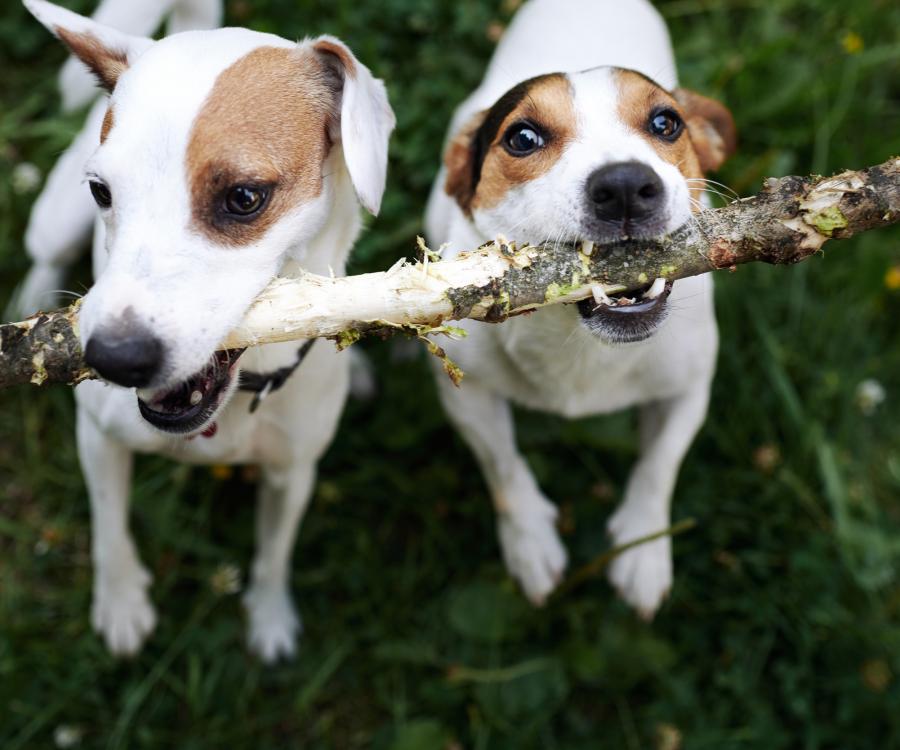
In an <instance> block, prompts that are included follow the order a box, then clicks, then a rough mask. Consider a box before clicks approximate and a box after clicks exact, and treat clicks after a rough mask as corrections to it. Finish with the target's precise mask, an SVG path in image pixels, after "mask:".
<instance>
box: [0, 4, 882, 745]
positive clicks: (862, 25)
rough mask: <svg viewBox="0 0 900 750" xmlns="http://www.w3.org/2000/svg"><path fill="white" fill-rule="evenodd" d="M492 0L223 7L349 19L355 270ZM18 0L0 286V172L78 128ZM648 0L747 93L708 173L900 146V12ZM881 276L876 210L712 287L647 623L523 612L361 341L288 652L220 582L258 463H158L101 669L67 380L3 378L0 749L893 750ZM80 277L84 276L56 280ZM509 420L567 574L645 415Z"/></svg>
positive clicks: (464, 468)
mask: <svg viewBox="0 0 900 750" xmlns="http://www.w3.org/2000/svg"><path fill="white" fill-rule="evenodd" d="M71 5H72V6H74V7H77V8H79V9H82V10H83V9H85V8H86V7H87V6H88V5H89V2H88V0H79V2H77V3H75V2H73V3H71ZM499 5H500V3H499V2H498V3H491V2H486V1H485V0H479V1H475V0H458V1H457V2H432V3H421V2H415V1H414V0H386V1H385V2H381V3H360V2H358V1H357V0H353V1H352V2H351V0H329V1H328V2H325V1H324V0H319V1H317V2H313V1H311V0H303V1H301V0H259V1H258V2H257V1H256V0H254V1H253V2H233V3H230V19H229V20H230V21H232V22H234V23H239V24H244V25H250V26H252V27H254V28H258V29H263V30H270V31H276V32H278V33H280V34H282V35H285V36H289V37H290V36H298V37H299V36H302V35H305V34H312V33H317V32H322V31H328V32H330V33H334V34H337V35H339V36H341V37H343V38H344V39H346V40H347V41H348V42H349V43H350V44H351V45H352V46H353V48H354V49H355V50H356V51H357V52H358V54H359V55H360V57H361V58H362V59H363V60H364V61H366V62H367V63H368V64H369V65H370V66H371V67H372V68H373V69H374V70H375V71H376V72H377V73H378V74H379V75H381V76H383V77H384V78H385V79H387V81H388V82H389V88H390V93H391V98H392V101H393V103H394V106H395V108H396V110H397V115H398V119H399V127H398V131H397V133H396V136H395V138H394V140H393V144H392V147H391V177H390V185H389V188H388V193H387V196H386V200H385V205H384V210H383V214H382V217H381V218H379V220H378V221H377V222H376V223H375V224H374V226H373V227H372V230H371V232H370V233H369V234H367V235H366V237H365V238H364V239H363V240H362V242H361V243H360V245H359V248H358V252H357V255H356V258H357V260H356V262H355V264H354V269H355V270H374V269H383V268H386V267H387V266H389V265H390V264H391V263H392V262H393V261H394V260H395V258H396V257H397V256H398V255H400V254H410V253H412V252H413V248H414V237H415V234H416V233H417V232H418V231H420V227H421V219H420V217H421V215H422V210H423V204H424V200H425V196H426V193H427V190H428V187H429V184H430V182H431V180H432V178H433V175H434V172H435V170H436V167H437V163H438V151H439V148H440V144H441V140H442V137H443V131H444V128H445V124H446V122H447V121H448V118H449V115H450V113H451V111H452V108H453V107H454V106H455V104H456V103H457V102H458V101H459V100H461V99H462V98H463V97H464V96H465V95H466V93H467V92H468V91H469V90H471V88H473V87H474V86H475V85H476V83H477V81H478V80H479V78H480V75H481V72H482V70H483V66H484V64H485V62H486V60H487V58H488V56H489V54H490V50H491V42H490V41H489V39H488V35H487V29H488V26H489V25H490V24H491V23H492V22H494V21H498V20H500V21H502V20H503V19H505V18H506V17H507V14H508V11H507V10H503V9H500V8H499V7H495V6H499ZM507 5H508V3H507ZM7 6H8V7H6V9H5V10H4V15H3V17H2V18H0V63H2V69H3V79H4V80H3V86H2V88H0V175H2V176H0V274H2V276H0V303H2V302H5V300H6V299H7V298H8V295H9V294H10V293H11V291H12V289H13V286H14V285H15V283H16V282H17V280H18V279H19V278H20V277H21V275H22V274H23V272H24V271H25V268H26V261H25V258H24V253H23V252H22V250H21V241H20V238H21V235H22V231H23V229H24V226H25V221H26V218H27V213H28V208H29V203H30V201H31V200H32V199H33V196H32V195H18V194H15V193H14V192H13V191H12V190H11V187H10V180H9V179H8V176H9V174H10V171H11V170H12V168H13V167H14V166H15V165H16V164H17V163H19V162H20V161H31V162H34V163H36V164H37V165H38V166H39V167H40V168H41V169H42V170H43V171H46V170H47V169H48V168H49V167H50V165H51V164H52V162H53V159H54V158H55V156H56V154H58V153H59V151H60V150H61V149H62V148H64V146H65V144H66V143H67V141H68V139H69V138H70V137H71V136H72V134H73V133H74V132H75V131H76V129H77V127H78V117H62V116H60V115H59V114H58V104H57V100H56V97H55V94H54V80H53V79H54V73H55V70H56V68H57V66H58V64H59V63H60V62H61V61H62V59H63V53H62V51H61V50H60V49H59V48H58V46H57V45H56V44H55V43H54V42H53V41H52V40H50V39H49V38H48V36H47V35H46V33H45V32H44V31H43V29H41V28H40V27H39V26H38V25H37V24H36V23H34V22H32V21H30V19H26V16H25V14H24V12H23V11H21V10H20V9H19V8H18V7H17V6H16V4H15V3H13V2H9V3H7ZM660 7H661V8H662V10H663V12H664V13H665V14H666V16H667V17H668V19H669V21H670V23H671V26H672V30H673V34H674V38H675V42H676V47H677V50H678V55H679V60H680V67H681V72H682V79H683V82H684V83H686V84H687V85H689V86H692V87H694V88H696V89H698V90H700V91H702V92H704V93H707V94H710V95H714V96H717V97H720V98H722V99H724V100H725V101H726V102H727V103H728V104H729V105H730V106H731V108H732V109H733V111H734V113H735V116H736V119H737V122H738V124H739V127H740V130H741V135H742V143H741V150H740V154H739V155H738V156H737V157H736V158H735V159H734V160H733V161H732V162H731V163H730V164H729V165H728V166H727V167H726V169H724V170H723V172H722V175H721V179H722V180H723V181H724V182H726V183H728V184H730V185H731V186H733V187H734V188H736V189H737V190H739V191H740V192H742V193H744V194H749V193H752V192H755V191H756V189H757V188H758V185H759V183H760V180H761V179H762V178H763V177H764V176H767V175H780V174H785V173H791V172H794V173H808V172H821V173H827V172H831V171H834V170H838V169H840V168H844V167H861V166H866V165H868V164H874V163H878V162H881V161H883V160H885V159H887V158H888V157H890V156H892V155H897V154H900V62H898V60H900V34H898V31H897V30H898V29H900V6H898V4H897V3H896V2H895V0H870V1H869V2H865V3H842V2H836V1H835V0H738V1H736V2H732V3H725V2H713V1H712V0H709V1H708V2H707V1H703V0H672V1H671V2H662V3H661V4H660ZM848 34H854V35H856V37H854V36H849V37H848ZM857 37H858V39H859V40H860V41H861V42H862V48H861V49H859V50H857V51H856V52H854V53H852V54H851V53H849V52H848V51H847V49H846V46H847V45H849V46H850V47H851V48H852V47H853V40H854V39H855V38H857ZM600 42H602V33H600V32H598V43H600ZM898 265H900V233H898V231H896V230H891V231H880V232H875V233H871V234H869V235H866V236H864V237H861V238H859V239H857V240H853V241H850V242H845V243H834V244H829V245H827V246H826V250H825V253H824V256H823V257H818V258H815V259H813V260H811V261H809V262H807V263H805V264H803V265H801V266H798V267H796V268H791V269H786V268H768V267H762V266H760V267H744V268H742V269H741V270H740V271H739V272H738V273H736V274H733V275H729V274H723V275H722V276H720V278H719V280H718V282H719V283H718V287H717V304H718V311H719V319H720V323H721V329H722V352H721V356H720V362H719V371H718V377H717V380H716V384H715V389H714V396H713V402H712V408H711V413H710V417H709V420H708V422H707V424H706V427H705V428H704V430H703V432H702V433H701V435H700V437H699V438H698V440H697V441H696V443H695V445H694V447H693V449H692V450H691V453H690V455H689V456H688V459H687V461H686V463H685V466H684V469H683V471H682V472H681V477H680V480H679V484H678V490H677V496H676V500H675V505H674V507H675V518H676V519H683V518H694V519H696V521H697V526H696V527H695V528H694V529H693V530H691V531H689V532H687V533H685V534H682V535H681V536H679V537H678V538H677V541H676V543H675V564H676V585H675V589H674V591H673V594H672V597H671V600H670V601H669V603H668V604H667V605H666V606H665V607H664V608H663V609H662V611H661V612H660V614H659V615H658V617H657V619H656V621H655V622H654V623H653V624H651V625H646V624H643V623H641V622H639V621H638V620H637V619H636V618H635V616H634V615H633V614H632V613H631V612H630V611H628V610H627V608H626V607H625V606H624V605H623V604H622V603H620V602H619V601H617V600H616V598H615V596H614V595H613V593H612V591H611V590H610V588H609V586H608V585H607V584H606V583H605V581H604V580H602V578H598V579H592V580H590V581H588V582H586V583H584V584H582V585H581V586H579V587H577V588H574V589H573V590H571V591H570V592H568V593H567V594H566V595H565V596H562V597H560V599H559V600H557V601H555V602H554V603H553V604H552V605H551V606H549V607H547V608H546V609H544V610H542V611H534V610H531V609H529V608H528V606H526V604H525V603H524V600H523V599H522V597H521V596H520V595H519V594H518V593H517V591H516V590H515V588H514V586H513V585H512V584H511V583H510V581H509V580H508V579H507V577H506V575H505V573H504V571H503V568H502V565H501V563H500V559H499V553H498V549H497V544H496V541H495V536H494V528H493V520H492V512H491V510H490V505H489V502H488V499H487V497H486V493H485V489H484V486H483V484H482V481H481V479H480V477H479V475H478V472H477V470H476V468H475V466H474V463H473V461H472V458H471V456H470V455H469V453H468V451H467V450H466V449H465V448H464V447H463V446H462V445H461V444H460V441H459V440H458V439H457V438H456V436H455V435H454V433H453V432H452V431H451V430H450V429H449V428H448V427H447V425H446V423H445V421H444V419H443V417H442V415H441V413H440V410H439V407H438V404H437V401H436V398H435V394H434V387H433V385H432V382H431V380H430V375H429V373H428V369H427V367H426V364H425V361H424V355H420V356H419V357H418V358H416V359H413V360H409V359H404V358H402V357H398V356H396V355H397V352H398V351H399V350H398V349H397V344H396V343H395V342H388V343H379V342H365V343H364V344H363V346H364V347H365V349H366V350H367V351H368V352H369V354H370V355H371V356H372V358H373V359H374V361H375V362H376V364H377V367H378V374H379V378H380V385H381V394H380V397H379V398H378V399H377V400H375V401H372V402H368V403H352V404H351V405H350V407H349V408H348V411H347V413H346V415H345V417H344V421H343V427H342V429H341V432H340V434H339V436H338V439H337V441H336V442H335V444H334V446H333V447H332V448H331V450H330V451H329V453H328V454H327V456H326V457H325V459H324V461H323V462H322V466H321V479H320V481H319V484H318V487H317V490H316V496H315V502H314V503H313V504H312V507H311V510H310V512H309V514H308V517H307V521H306V523H305V525H304V527H303V529H302V532H301V535H300V541H299V544H298V548H297V553H296V556H295V562H294V591H295V594H296V596H297V600H298V602H299V604H300V607H301V609H302V612H303V615H304V618H305V623H306V632H305V634H304V636H303V641H302V646H301V652H300V655H299V658H298V659H297V660H296V661H295V662H293V663H291V664H289V665H284V666H279V667H276V668H273V669H267V668H264V667H262V666H261V665H259V664H258V663H257V662H256V661H255V660H254V659H253V658H251V657H250V656H249V655H248V654H247V653H246V651H245V649H244V646H243V640H242V639H243V622H242V613H241V610H240V605H239V601H238V597H236V596H233V595H223V594H217V593H216V591H215V590H214V589H213V587H212V586H211V584H210V578H211V576H212V575H213V574H214V572H215V571H216V570H217V568H218V567H219V566H220V565H222V564H225V563H235V564H237V565H239V566H241V567H242V569H246V565H247V562H248V559H249V556H250V554H251V533H250V530H249V529H250V526H251V523H252V510H253V502H252V500H253V492H254V487H253V484H252V477H247V476H245V475H244V474H243V473H242V471H241V470H240V469H236V470H235V472H234V474H233V476H232V477H231V478H227V479H224V478H218V479H217V478H214V477H213V476H212V475H211V473H210V472H209V471H208V470H206V469H189V468H186V467H182V466H177V465H174V464H171V463H167V462H165V461H162V460H160V459H155V458H147V459H142V460H140V461H139V462H138V467H137V475H136V478H135V483H134V511H133V524H134V528H135V531H136V535H137V538H138V540H139V544H140V547H141V551H142V555H143V557H144V560H145V561H146V562H147V564H148V565H149V566H150V567H151V569H152V570H153V572H154V575H155V579H156V582H155V585H154V589H153V598H154V600H155V602H156V603H157V605H158V607H159V610H160V613H161V621H160V625H159V629H158V630H157V632H156V634H155V635H154V637H153V639H152V640H151V641H150V642H149V644H148V646H147V648H146V649H145V651H144V652H143V653H142V655H141V656H140V657H139V658H137V659H135V660H134V661H131V662H116V661H114V660H113V659H111V658H110V657H109V656H108V655H107V654H106V653H105V651H104V649H103V647H102V646H101V643H100V642H99V640H98V639H97V638H96V637H95V636H94V635H93V634H92V633H91V631H90V628H89V625H88V617H87V615H88V607H89V598H90V565H89V554H88V535H89V527H88V511H87V499H86V496H85V490H84V488H83V485H82V482H81V478H80V474H79V469H78V464H77V460H76V456H75V449H74V437H73V433H74V429H73V421H74V420H73V408H72V397H71V393H70V392H69V391H68V390H67V389H65V388H61V387H56V388H47V389H43V390H40V391H39V390H37V389H34V388H19V389H15V390H11V391H8V392H4V393H0V747H2V748H3V749H4V750H18V749H20V748H44V747H52V745H53V734H54V731H55V730H57V729H58V728H59V727H74V728H77V729H78V730H79V731H80V732H81V742H80V746H81V747H86V748H95V747H97V748H101V747H103V748H179V749H181V748H184V749H188V748H213V747H216V748H218V747H227V748H254V749H256V748H285V747H303V748H337V749H339V750H340V749H343V748H362V747H374V748H379V749H384V750H388V749H393V750H431V749H432V748H457V747H459V748H467V749H468V748H472V749H477V750H487V749H488V748H489V749H491V750H495V749H497V750H499V749H501V748H508V749H510V750H527V749H528V748H547V749H551V750H553V749H556V748H559V749H566V750H569V749H570V748H571V749H573V750H578V749H580V748H583V749H584V750H587V749H588V748H590V749H591V750H594V749H595V748H626V749H627V750H637V749H638V748H670V749H671V748H675V747H677V746H678V744H677V743H676V742H675V741H674V739H673V738H674V737H676V735H680V737H681V743H682V744H681V746H682V747H684V748H690V749H692V750H693V749H695V748H696V749H704V748H708V749H711V750H712V749H714V750H727V749H730V748H740V749H744V748H759V749H760V750H774V749H777V748H803V749H804V750H813V749H821V750H825V749H826V748H828V749H830V748H834V749H835V750H837V749H840V750H851V749H856V748H858V749H859V750H871V749H872V748H879V749H880V748H892V747H900V679H898V676H900V585H898V570H900V501H898V497H900V427H898V425H900V333H898V326H897V321H898V320H900V291H897V290H896V289H890V288H889V286H888V285H887V284H886V282H885V276H886V273H887V272H888V270H889V269H890V268H891V267H896V266H898ZM88 280H89V271H88V268H87V266H86V265H85V264H82V265H81V266H79V268H78V269H77V271H76V274H75V277H74V279H73V281H72V282H71V284H70V288H72V289H81V288H84V287H85V286H86V285H87V284H88ZM867 378H874V379H876V380H878V381H879V382H880V383H881V384H882V385H883V386H884V388H885V390H886V392H887V400H886V401H885V403H884V404H883V405H881V406H880V407H879V408H878V409H876V410H875V412H874V413H873V414H871V415H870V416H866V415H864V414H863V413H862V411H861V410H860V408H859V405H858V403H857V398H856V389H857V385H858V384H859V383H860V382H861V381H863V380H865V379H867ZM519 426H520V432H519V435H520V442H521V445H522V448H523V450H524V451H525V453H526V454H527V456H528V458H529V460H530V461H531V464H532V466H533V467H534V469H535V471H536V472H537V474H538V477H539V479H540V480H541V482H542V483H543V485H544V486H545V487H547V488H548V489H549V488H552V495H553V497H554V499H555V500H557V501H558V502H559V503H560V504H561V506H562V508H563V515H564V518H565V524H564V531H565V539H566V543H567V545H568V548H569V550H570V553H571V557H572V562H573V566H577V565H580V564H583V563H585V562H587V561H588V560H590V559H591V558H592V557H594V556H595V555H597V554H599V553H601V552H602V551H603V550H604V549H605V548H606V544H607V543H606V540H605V537H604V531H603V529H604V522H605V519H606V518H607V516H608V515H609V514H610V512H611V510H612V508H613V507H614V504H615V502H616V501H617V500H618V498H619V496H620V495H621V492H622V488H623V483H624V481H625V478H626V477H627V473H628V469H629V466H630V465H631V463H632V462H633V460H634V458H635V452H636V447H635V439H634V428H633V423H632V416H631V415H628V414H626V415H618V416H613V417H609V418H604V419H596V420H584V421H580V422H565V421H563V420H560V419H556V418H552V417H547V416H542V415H536V414H521V415H520V418H519ZM761 449H762V450H761Z"/></svg>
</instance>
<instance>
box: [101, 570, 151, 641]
mask: <svg viewBox="0 0 900 750" xmlns="http://www.w3.org/2000/svg"><path fill="white" fill-rule="evenodd" d="M149 585H150V575H149V574H148V573H147V571H146V570H144V569H143V568H141V567H140V566H138V567H137V568H135V569H134V570H133V571H132V572H131V573H130V574H128V575H123V573H122V571H119V572H118V573H117V574H113V575H107V574H100V575H98V576H97V578H96V580H95V582H94V597H93V603H92V605H91V624H92V625H93V627H94V630H95V631H97V633H99V634H100V635H101V636H102V637H103V640H104V641H105V642H106V647H107V648H108V649H109V651H110V653H111V654H113V655H114V656H134V655H135V654H136V653H137V652H138V651H140V649H141V646H143V645H144V641H145V640H147V636H149V635H150V633H152V632H153V628H155V627H156V611H155V610H154V609H153V605H152V604H151V603H150V598H149V597H148V596H147V587H148V586H149Z"/></svg>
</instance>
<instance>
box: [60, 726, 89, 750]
mask: <svg viewBox="0 0 900 750" xmlns="http://www.w3.org/2000/svg"><path fill="white" fill-rule="evenodd" d="M83 734H84V731H83V730H82V729H81V727H73V726H71V725H70V724H60V725H59V726H58V727H56V729H54V730H53V744H54V745H56V746H57V747H58V748H60V750H66V748H69V747H77V746H78V745H80V744H81V737H82V735H83Z"/></svg>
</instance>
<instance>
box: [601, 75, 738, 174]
mask: <svg viewBox="0 0 900 750" xmlns="http://www.w3.org/2000/svg"><path fill="white" fill-rule="evenodd" d="M615 75H616V79H617V83H618V87H619V117H620V118H621V120H622V122H624V123H625V124H626V125H627V126H628V127H630V128H632V129H633V130H635V131H637V132H638V133H639V134H640V135H641V137H643V138H645V139H646V140H647V142H648V143H649V144H650V145H651V146H653V148H654V150H655V151H656V153H657V154H659V156H660V157H661V158H662V159H665V160H666V161H667V162H669V163H670V164H672V165H673V166H674V167H676V168H677V169H678V170H679V171H680V172H681V173H682V174H683V175H684V177H685V178H686V179H687V178H701V177H703V175H704V174H705V173H706V172H711V171H714V170H716V169H718V168H719V167H720V166H722V164H723V163H724V162H725V160H726V159H727V158H728V157H729V156H731V154H733V153H734V151H735V147H736V141H737V136H736V130H735V126H734V120H733V119H732V117H731V113H730V112H729V111H728V110H727V109H726V108H725V107H724V106H722V105H721V104H719V103H718V102H715V101H713V100H712V99H707V98H706V97H705V96H700V95H699V94H695V93H693V92H692V91H687V90H686V89H677V90H676V91H675V92H674V93H669V92H668V91H666V90H665V89H663V88H661V87H660V86H658V85H657V84H656V83H654V82H653V81H652V80H650V79H649V78H647V77H646V76H644V75H642V74H640V73H637V72H636V71H633V70H616V72H615ZM666 111H671V112H674V113H675V114H676V115H678V117H679V118H681V120H682V121H683V122H684V126H683V130H682V132H681V134H680V136H679V137H677V138H675V139H674V140H667V139H665V138H661V137H659V136H657V135H654V134H653V133H652V132H651V131H650V129H649V125H650V120H651V119H652V118H653V117H654V116H656V115H658V114H660V113H662V112H666Z"/></svg>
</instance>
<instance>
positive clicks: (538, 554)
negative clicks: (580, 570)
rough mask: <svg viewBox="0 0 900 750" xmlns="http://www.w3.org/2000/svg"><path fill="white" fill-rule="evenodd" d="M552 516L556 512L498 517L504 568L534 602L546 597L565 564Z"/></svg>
mask: <svg viewBox="0 0 900 750" xmlns="http://www.w3.org/2000/svg"><path fill="white" fill-rule="evenodd" d="M554 519H555V513H541V514H535V515H529V516H516V517H513V516H502V517H501V518H500V525H499V535H500V545H501V547H502V548H503V559H504V560H505V562H506V568H507V570H509V572H510V574H511V575H512V576H513V578H515V579H516V580H517V581H518V582H519V585H520V586H521V587H522V591H523V592H524V593H525V596H526V597H528V600H529V601H530V602H531V603H532V604H534V605H536V606H540V605H542V604H543V603H544V602H545V601H546V599H547V597H548V596H549V595H550V594H551V593H552V592H553V589H555V588H556V586H557V585H558V584H559V582H560V580H561V579H562V575H563V571H564V570H565V568H566V550H565V547H563V545H562V542H561V541H560V538H559V534H558V533H557V531H556V525H555V524H554Z"/></svg>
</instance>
